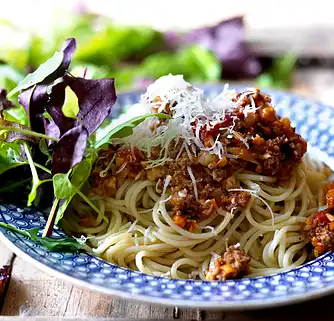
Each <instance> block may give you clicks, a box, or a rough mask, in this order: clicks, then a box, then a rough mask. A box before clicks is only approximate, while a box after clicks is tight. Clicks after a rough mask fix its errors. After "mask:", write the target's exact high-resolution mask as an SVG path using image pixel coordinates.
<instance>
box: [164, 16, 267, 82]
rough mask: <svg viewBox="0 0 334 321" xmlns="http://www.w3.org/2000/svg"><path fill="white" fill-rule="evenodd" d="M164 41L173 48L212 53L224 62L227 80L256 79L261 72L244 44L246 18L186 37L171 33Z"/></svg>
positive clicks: (186, 35)
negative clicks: (194, 48) (198, 47)
mask: <svg viewBox="0 0 334 321" xmlns="http://www.w3.org/2000/svg"><path fill="white" fill-rule="evenodd" d="M165 41H166V43H167V44H168V45H169V46H171V47H180V46H181V47H182V46H184V45H186V44H198V45H201V46H203V47H205V48H207V49H209V50H211V51H212V52H213V53H214V54H215V55H216V56H217V58H218V59H219V60H220V61H221V62H222V65H223V77H224V78H232V79H236V78H243V77H254V76H256V75H258V74H259V73H260V72H261V65H260V62H259V61H258V60H257V59H256V58H255V57H254V56H253V55H252V53H251V52H250V50H249V48H248V46H247V43H246V41H245V26H244V21H243V17H235V18H232V19H229V20H225V21H222V22H220V23H218V24H217V25H215V26H210V27H203V28H198V29H194V30H192V31H190V32H189V33H186V34H184V35H181V34H177V33H175V32H168V33H166V35H165Z"/></svg>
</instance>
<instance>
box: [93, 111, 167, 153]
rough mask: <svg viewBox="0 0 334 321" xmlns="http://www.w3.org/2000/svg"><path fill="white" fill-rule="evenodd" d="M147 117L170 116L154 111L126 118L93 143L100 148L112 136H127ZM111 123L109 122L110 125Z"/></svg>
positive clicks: (164, 117)
mask: <svg viewBox="0 0 334 321" xmlns="http://www.w3.org/2000/svg"><path fill="white" fill-rule="evenodd" d="M149 117H158V118H161V119H170V118H171V116H169V115H167V114H163V113H156V114H146V115H142V116H138V117H135V118H132V119H130V120H128V121H127V122H125V123H123V124H120V125H118V126H116V127H114V128H112V129H110V131H109V132H108V133H107V134H106V135H105V136H104V137H103V138H101V139H100V140H99V141H97V142H96V143H95V148H100V147H101V146H103V145H105V144H109V143H110V140H111V139H112V138H114V137H117V138H122V137H127V136H130V135H131V134H132V132H133V128H134V127H136V126H137V125H139V124H140V123H142V122H143V121H144V120H145V119H146V118H149ZM112 126H113V124H112V123H111V124H110V127H112Z"/></svg>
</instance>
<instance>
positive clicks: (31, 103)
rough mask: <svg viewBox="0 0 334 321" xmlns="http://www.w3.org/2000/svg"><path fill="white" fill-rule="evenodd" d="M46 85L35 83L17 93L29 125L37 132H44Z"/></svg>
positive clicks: (46, 99) (46, 98)
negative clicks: (35, 84)
mask: <svg viewBox="0 0 334 321" xmlns="http://www.w3.org/2000/svg"><path fill="white" fill-rule="evenodd" d="M46 90H47V85H41V84H40V85H37V86H34V87H31V88H29V89H27V90H25V91H23V92H22V93H21V94H20V95H19V103H20V104H21V105H22V106H23V107H24V109H25V111H26V113H27V116H28V119H29V122H30V127H31V129H32V130H33V131H35V132H37V133H43V134H44V133H45V128H44V116H43V113H44V111H45V105H46V103H47V101H48V95H47V93H46Z"/></svg>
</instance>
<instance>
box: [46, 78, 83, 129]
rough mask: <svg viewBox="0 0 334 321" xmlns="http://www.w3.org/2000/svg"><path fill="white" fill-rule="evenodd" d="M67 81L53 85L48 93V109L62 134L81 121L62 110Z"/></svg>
mask: <svg viewBox="0 0 334 321" xmlns="http://www.w3.org/2000/svg"><path fill="white" fill-rule="evenodd" d="M66 87H67V83H66V82H65V81H62V82H58V83H56V84H55V85H53V86H52V88H51V92H50V94H49V95H48V99H49V100H48V102H47V104H46V105H45V108H46V111H47V112H48V113H49V114H50V116H51V117H52V119H53V121H54V122H55V124H56V125H57V126H58V128H59V132H60V135H63V134H65V133H66V132H67V131H68V130H70V129H71V128H73V127H75V126H77V125H78V124H79V123H78V121H77V120H76V119H74V118H69V117H66V116H65V115H64V114H63V112H62V107H63V105H64V102H65V89H66Z"/></svg>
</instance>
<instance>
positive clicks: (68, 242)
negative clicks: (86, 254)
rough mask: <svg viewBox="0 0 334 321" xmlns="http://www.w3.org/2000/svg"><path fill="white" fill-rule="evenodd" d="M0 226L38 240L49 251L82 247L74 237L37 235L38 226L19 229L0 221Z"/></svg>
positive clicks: (75, 249)
mask: <svg viewBox="0 0 334 321" xmlns="http://www.w3.org/2000/svg"><path fill="white" fill-rule="evenodd" d="M0 226H1V227H3V228H6V229H8V230H11V231H13V232H16V233H19V234H21V235H24V236H26V237H28V238H29V239H31V240H32V241H35V242H38V243H40V244H42V245H43V246H44V247H46V248H47V249H48V250H50V251H61V252H62V251H67V252H76V251H78V250H80V249H81V248H82V245H81V244H80V243H79V242H78V241H77V240H76V239H74V238H68V237H66V238H50V237H43V238H42V237H40V236H39V235H38V228H32V229H27V230H20V229H18V228H16V227H14V226H13V225H11V224H6V223H3V222H0Z"/></svg>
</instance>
